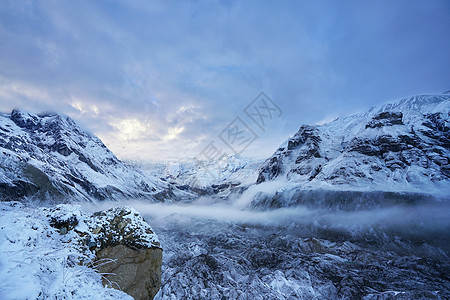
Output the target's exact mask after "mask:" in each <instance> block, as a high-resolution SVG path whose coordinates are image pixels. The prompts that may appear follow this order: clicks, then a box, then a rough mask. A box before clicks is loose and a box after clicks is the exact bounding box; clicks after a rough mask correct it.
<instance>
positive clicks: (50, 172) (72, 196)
mask: <svg viewBox="0 0 450 300" xmlns="http://www.w3.org/2000/svg"><path fill="white" fill-rule="evenodd" d="M166 189H167V184H166V183H164V182H163V181H161V180H159V179H157V178H152V177H150V176H146V175H144V174H143V173H142V172H140V171H138V170H136V169H133V168H130V167H128V166H127V165H125V164H124V163H123V162H122V161H120V160H119V159H117V157H116V156H115V155H114V154H113V153H112V152H111V151H110V150H109V149H108V148H107V147H106V146H105V145H104V144H103V143H102V141H101V140H100V139H99V138H97V137H96V136H94V135H92V134H90V133H88V132H86V131H84V130H83V129H81V128H80V127H79V126H77V125H76V124H75V122H74V121H73V120H71V119H70V118H69V117H64V116H61V115H58V114H54V113H44V114H40V115H35V114H31V113H26V112H22V111H19V110H13V111H12V113H11V114H6V113H2V114H0V196H1V197H2V199H9V200H16V199H23V198H26V197H33V198H39V199H50V198H51V199H52V201H56V202H59V201H67V200H81V201H86V200H88V201H91V200H93V199H97V200H103V199H123V198H144V199H151V200H155V199H157V198H160V197H159V195H160V194H159V193H161V192H162V191H165V190H166Z"/></svg>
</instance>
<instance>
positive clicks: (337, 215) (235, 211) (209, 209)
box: [82, 198, 450, 234]
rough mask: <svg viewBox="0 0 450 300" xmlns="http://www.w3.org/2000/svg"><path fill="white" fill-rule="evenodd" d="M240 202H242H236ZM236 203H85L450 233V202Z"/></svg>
mask: <svg viewBox="0 0 450 300" xmlns="http://www.w3.org/2000/svg"><path fill="white" fill-rule="evenodd" d="M236 202H237V203H238V205H236ZM236 202H232V203H227V204H223V203H213V200H212V199H208V198H202V199H201V200H200V201H198V202H197V203H193V204H177V203H172V204H164V203H157V204H154V203H149V202H148V201H141V200H133V201H119V202H117V201H104V202H98V203H95V204H86V203H83V204H82V205H83V207H84V208H85V209H86V210H88V211H91V212H94V211H98V210H104V209H108V208H110V207H114V206H118V205H127V206H132V207H134V208H135V209H137V210H138V211H139V212H140V213H141V214H142V215H143V216H144V217H145V219H146V221H147V222H148V223H150V225H152V226H156V227H158V226H163V225H164V224H167V223H171V224H173V225H174V224H180V225H183V226H186V225H189V224H190V223H192V222H193V221H195V222H196V223H197V222H198V221H200V220H208V221H215V222H219V223H235V224H244V225H247V226H273V227H279V226H283V227H285V226H298V225H300V226H301V225H314V226H319V227H325V228H336V229H344V230H363V229H370V228H372V227H374V226H377V227H381V228H384V229H387V228H391V227H392V228H396V229H397V230H398V229H399V228H400V229H401V230H402V231H404V230H408V231H413V232H416V233H417V234H419V233H420V232H422V233H426V232H430V233H432V232H435V233H437V232H450V210H449V208H450V205H449V203H448V202H447V201H444V202H437V201H436V202H430V203H420V204H415V205H394V206H389V207H382V208H373V209H365V210H354V211H348V210H346V211H343V210H330V209H325V208H320V209H311V208H308V207H305V206H295V207H288V208H279V209H273V210H266V211H255V210H250V209H243V208H240V207H241V203H242V202H241V200H240V199H238V200H236Z"/></svg>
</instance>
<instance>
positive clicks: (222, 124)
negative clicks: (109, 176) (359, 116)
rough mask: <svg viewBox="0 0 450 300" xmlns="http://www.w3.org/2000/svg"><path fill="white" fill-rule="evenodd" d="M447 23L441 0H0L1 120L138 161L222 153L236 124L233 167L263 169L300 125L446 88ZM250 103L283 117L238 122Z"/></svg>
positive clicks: (448, 4)
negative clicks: (79, 130) (45, 121)
mask: <svg viewBox="0 0 450 300" xmlns="http://www.w3.org/2000/svg"><path fill="white" fill-rule="evenodd" d="M449 16H450V1H448V0H433V1H422V0H421V1H415V0H405V1H400V0H395V1H391V0H386V1H385V0H381V1H380V0H378V1H334V0H330V1H322V0H321V1H301V0H298V1H225V0H220V1H158V2H156V1H56V0H55V1H16V0H12V1H8V0H3V1H1V2H0V111H2V112H9V111H10V110H12V109H13V108H14V107H17V108H21V109H23V110H26V111H29V112H34V113H39V112H42V111H55V112H58V113H62V114H66V115H68V116H70V117H72V118H73V119H75V121H77V122H78V123H79V124H80V125H81V126H82V127H84V128H85V129H87V130H89V131H91V132H93V133H95V134H96V135H98V136H99V137H100V138H101V139H102V140H103V141H104V142H105V144H106V145H107V146H108V147H109V148H110V149H112V150H113V152H114V153H115V154H116V155H117V156H118V157H119V158H127V159H148V160H162V159H173V158H175V159H180V158H186V157H189V156H190V157H193V156H197V155H198V154H199V153H201V151H202V150H203V149H204V148H205V147H208V145H210V143H211V142H213V143H214V145H215V146H216V147H217V148H219V149H222V151H224V152H226V153H229V154H232V150H230V148H228V147H227V145H226V144H225V143H224V142H223V140H222V139H220V134H221V133H222V132H223V131H224V129H226V128H230V127H229V126H228V125H229V124H230V122H233V121H234V120H236V118H237V117H238V118H240V119H238V121H239V122H240V121H242V122H243V123H244V124H246V125H247V127H248V128H250V129H251V130H252V132H253V133H254V136H257V138H256V139H255V140H254V142H253V143H252V144H250V145H249V146H248V147H247V148H246V149H244V150H245V151H242V155H244V156H258V157H266V156H268V155H270V154H271V153H272V152H273V151H274V150H275V149H276V148H277V146H278V145H279V144H280V143H281V142H282V141H283V140H285V139H286V138H287V137H288V136H290V135H292V134H293V133H295V132H296V131H297V129H298V127H300V125H302V124H304V123H306V124H313V123H320V122H323V121H325V120H330V119H333V118H335V117H337V116H342V115H348V114H352V113H356V112H359V111H362V110H365V109H367V108H369V107H370V106H374V105H378V104H382V103H385V102H392V101H395V100H398V99H401V98H404V97H408V96H411V95H415V94H424V93H441V92H443V91H445V90H449V89H450V81H449V79H450V55H449V53H450V52H449V51H450V50H449V49H450V18H449ZM261 91H263V92H265V94H266V95H267V96H269V97H270V98H271V99H272V102H273V103H274V104H276V105H277V107H278V108H279V109H280V110H281V111H282V114H281V115H280V114H279V113H278V111H277V113H276V114H275V113H274V115H273V116H272V119H267V120H266V121H267V122H266V123H265V126H264V128H261V127H258V126H257V124H256V123H255V122H253V121H252V120H251V118H249V116H248V115H246V114H245V112H244V109H245V108H246V107H247V106H248V105H249V104H251V102H252V101H253V100H254V99H255V97H256V96H257V95H259V93H260V92H261ZM268 103H271V102H268ZM267 112H269V111H266V113H267ZM274 112H275V111H274ZM266 115H267V114H266ZM232 124H234V123H232ZM222 137H223V135H222ZM239 151H240V150H239Z"/></svg>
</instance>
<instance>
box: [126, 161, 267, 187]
mask: <svg viewBox="0 0 450 300" xmlns="http://www.w3.org/2000/svg"><path fill="white" fill-rule="evenodd" d="M126 163H128V164H130V165H132V166H134V167H135V168H138V169H140V170H142V171H143V172H144V173H145V174H147V175H148V176H151V177H159V178H160V179H161V180H163V181H166V182H168V183H170V184H171V185H173V186H175V187H177V188H178V189H181V190H186V191H191V192H194V193H197V194H200V195H204V194H219V193H225V194H226V193H227V192H229V191H230V190H231V189H233V188H235V187H245V186H248V185H251V184H254V183H255V182H256V179H257V177H258V169H259V167H260V166H261V164H262V163H263V160H259V159H253V158H246V157H241V156H238V155H230V156H226V157H221V158H220V159H217V160H198V159H194V158H193V159H188V160H185V161H168V162H157V163H151V162H142V161H140V162H139V161H127V162H126Z"/></svg>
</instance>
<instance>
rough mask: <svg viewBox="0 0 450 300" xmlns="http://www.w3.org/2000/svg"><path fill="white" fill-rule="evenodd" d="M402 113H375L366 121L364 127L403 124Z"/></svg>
mask: <svg viewBox="0 0 450 300" xmlns="http://www.w3.org/2000/svg"><path fill="white" fill-rule="evenodd" d="M402 118H403V114H402V113H401V112H389V111H384V112H381V113H379V114H376V115H375V116H374V117H373V118H372V120H371V121H370V122H369V123H367V125H366V128H378V127H383V126H392V125H403V122H402Z"/></svg>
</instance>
